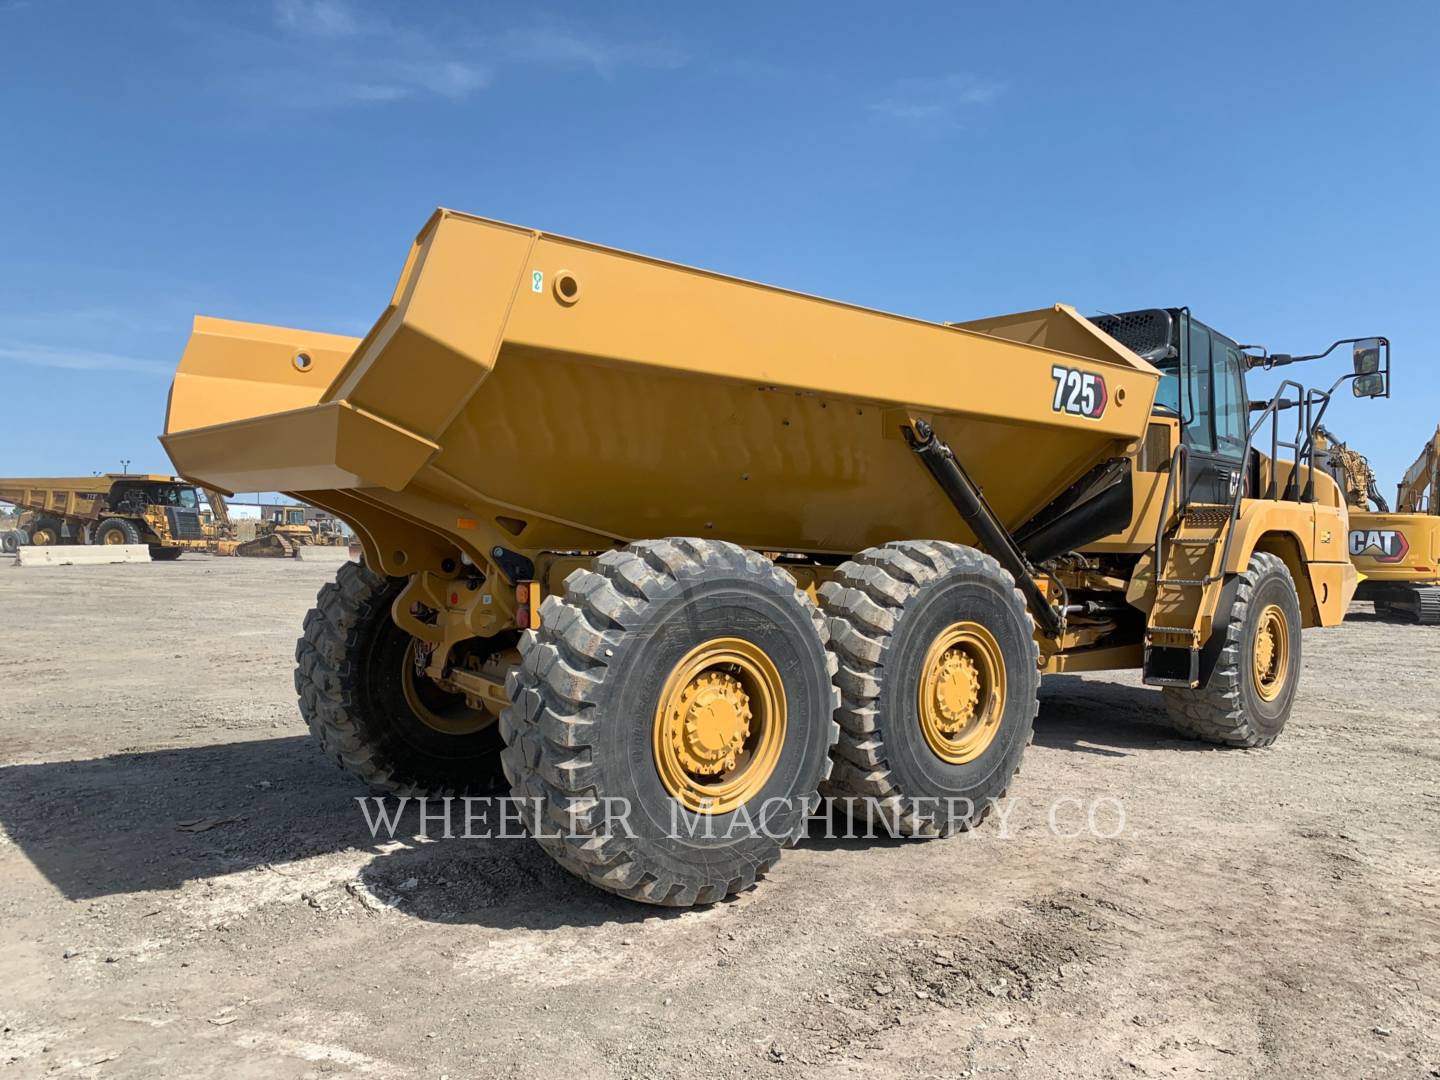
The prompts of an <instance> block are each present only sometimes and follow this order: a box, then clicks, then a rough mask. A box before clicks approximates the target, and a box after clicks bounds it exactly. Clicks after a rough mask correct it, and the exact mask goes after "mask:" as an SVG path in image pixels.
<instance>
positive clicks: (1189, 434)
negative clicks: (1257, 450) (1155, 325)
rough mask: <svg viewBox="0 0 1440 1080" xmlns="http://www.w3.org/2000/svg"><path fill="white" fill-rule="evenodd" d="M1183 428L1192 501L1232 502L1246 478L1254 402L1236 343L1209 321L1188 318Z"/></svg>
mask: <svg viewBox="0 0 1440 1080" xmlns="http://www.w3.org/2000/svg"><path fill="white" fill-rule="evenodd" d="M1182 325H1183V333H1184V335H1185V348H1184V350H1183V355H1182V357H1181V363H1182V365H1183V374H1182V377H1181V380H1180V392H1181V398H1182V400H1181V403H1180V406H1181V430H1182V438H1183V439H1184V441H1185V449H1186V455H1185V493H1186V497H1187V500H1188V501H1189V502H1192V503H1212V504H1222V505H1229V504H1230V503H1231V502H1232V501H1233V500H1234V498H1235V493H1236V492H1237V491H1238V490H1239V487H1240V485H1241V484H1242V483H1243V482H1244V457H1245V436H1246V429H1247V425H1248V422H1249V404H1248V402H1247V399H1246V397H1245V376H1244V363H1243V360H1242V357H1241V354H1240V350H1239V348H1238V347H1236V345H1235V343H1234V342H1232V341H1230V340H1228V339H1227V338H1225V337H1223V336H1221V335H1220V334H1217V333H1215V332H1214V331H1212V330H1211V329H1210V328H1209V327H1207V326H1206V325H1205V324H1204V323H1201V322H1197V321H1196V320H1194V319H1191V318H1190V317H1189V316H1188V315H1187V316H1186V317H1185V318H1184V320H1183V324H1182Z"/></svg>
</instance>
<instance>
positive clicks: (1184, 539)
mask: <svg viewBox="0 0 1440 1080" xmlns="http://www.w3.org/2000/svg"><path fill="white" fill-rule="evenodd" d="M1219 542H1220V538H1219V537H1218V536H1172V537H1171V538H1170V543H1172V544H1188V545H1190V546H1191V547H1214V546H1215V545H1216V544H1218V543H1219Z"/></svg>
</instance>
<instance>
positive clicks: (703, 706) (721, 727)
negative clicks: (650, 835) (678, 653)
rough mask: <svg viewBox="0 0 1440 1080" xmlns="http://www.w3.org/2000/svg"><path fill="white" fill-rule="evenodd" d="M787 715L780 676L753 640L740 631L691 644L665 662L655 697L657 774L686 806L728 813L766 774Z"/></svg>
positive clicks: (756, 788)
mask: <svg viewBox="0 0 1440 1080" xmlns="http://www.w3.org/2000/svg"><path fill="white" fill-rule="evenodd" d="M786 722H787V718H786V702H785V686H784V683H783V682H782V681H781V679H780V672H779V670H778V669H777V668H776V667H775V663H774V661H772V660H771V659H770V657H769V656H768V655H767V654H766V653H765V651H764V650H763V649H761V648H760V646H758V645H756V644H755V643H753V642H750V641H746V640H744V639H742V638H715V639H713V640H711V641H707V642H704V643H703V644H701V645H697V646H696V647H695V648H693V649H691V650H690V652H688V653H687V654H686V655H685V656H683V657H682V658H681V659H680V662H679V663H677V664H676V665H675V667H674V668H673V669H671V672H670V675H669V677H668V678H667V679H666V680H665V684H664V686H662V687H661V690H660V697H659V700H658V702H657V703H656V707H655V721H654V728H653V739H652V744H653V745H652V749H653V751H654V755H655V769H656V772H657V773H658V774H659V776H660V782H661V784H662V785H663V786H664V788H665V790H666V792H667V793H668V794H669V795H670V796H671V797H672V798H674V799H675V800H676V801H678V802H679V803H680V804H681V805H683V806H684V807H685V808H686V809H688V810H691V811H694V812H696V813H701V814H725V813H729V812H730V811H732V810H734V809H736V808H737V807H739V806H741V805H743V804H744V803H745V802H747V801H748V800H750V799H751V798H753V797H754V796H755V795H756V794H757V793H759V792H760V791H761V790H763V788H764V787H765V784H766V782H767V781H769V779H770V777H771V775H772V774H773V773H774V771H775V766H776V764H777V763H778V762H779V760H780V750H781V748H782V747H783V745H784V742H785V726H786Z"/></svg>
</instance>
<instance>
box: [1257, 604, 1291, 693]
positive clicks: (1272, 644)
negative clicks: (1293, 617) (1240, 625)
mask: <svg viewBox="0 0 1440 1080" xmlns="http://www.w3.org/2000/svg"><path fill="white" fill-rule="evenodd" d="M1251 659H1252V671H1251V674H1252V677H1253V679H1254V682H1255V691H1256V693H1258V694H1259V695H1260V696H1261V697H1262V698H1264V699H1265V700H1266V701H1273V700H1275V698H1277V697H1279V696H1280V691H1281V690H1283V689H1284V687H1285V681H1286V676H1287V675H1288V674H1289V670H1290V624H1289V623H1288V622H1287V621H1286V619H1285V612H1283V611H1282V610H1281V609H1280V608H1279V607H1278V606H1277V605H1275V604H1270V605H1267V606H1266V607H1265V609H1264V610H1262V611H1261V612H1260V618H1259V620H1258V622H1257V624H1256V627H1255V647H1254V652H1253V655H1252V658H1251Z"/></svg>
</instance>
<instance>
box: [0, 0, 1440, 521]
mask: <svg viewBox="0 0 1440 1080" xmlns="http://www.w3.org/2000/svg"><path fill="white" fill-rule="evenodd" d="M1167 10H1168V11H1173V13H1166V12H1167ZM422 15H423V17H422ZM1437 57H1440V5H1433V4H1424V3H1405V4H1396V3H1387V2H1372V3H1367V4H1363V5H1362V4H1349V3H1346V4H1339V3H1307V4H1258V3H1244V4H1240V3H1236V4H1198V3H1197V4H1190V5H1184V6H1183V8H1182V7H1181V6H1179V5H1174V6H1173V7H1171V6H1168V5H1158V4H1153V3H1148V4H1120V3H1111V4H1098V3H1097V4H1089V5H1081V4H1075V3H1065V4H1059V3H1056V4H1023V3H1017V4H1003V5H1002V4H974V5H966V4H889V5H879V4H872V5H858V4H826V5H821V4H794V5H777V4H739V5H731V4H715V5H704V6H702V5H691V4H684V5H680V4H640V3H633V4H601V3H587V4H575V5H573V6H568V7H567V6H556V5H544V4H523V5H521V4H514V5H487V4H478V3H476V4H465V3H453V4H426V5H418V4H414V5H412V4H398V3H397V4H390V5H384V4H378V3H367V2H362V0H276V2H270V0H253V2H240V0H237V2H227V3H218V2H217V3H210V4H203V3H181V2H175V3H164V2H147V0H130V2H128V3H124V4H120V3H113V4H112V3H103V4H102V3H94V4H85V3H79V2H66V0H50V2H46V0H0V140H3V142H0V147H3V152H0V242H3V252H4V257H3V258H0V474H11V475H13V474H35V473H42V472H45V473H52V472H53V473H86V472H91V471H94V470H104V469H114V468H118V463H119V461H120V459H121V458H129V459H131V461H132V466H131V467H132V469H139V468H146V469H155V470H167V469H168V463H167V462H166V459H165V457H164V454H163V451H162V450H161V448H160V446H159V444H158V443H157V442H156V441H155V435H156V433H157V432H158V431H159V429H160V426H161V423H162V417H163V411H164V401H165V392H166V388H167V380H168V377H169V373H170V372H171V371H172V370H173V367H174V364H175V361H176V360H177V359H178V357H179V354H180V352H181V349H182V348H183V346H184V342H185V339H186V336H187V334H188V332H189V324H190V318H191V316H192V315H193V314H195V313H196V312H201V313H206V314H213V315H221V316H228V317H233V318H240V319H247V320H254V321H260V322H273V323H281V324H288V325H297V326H304V327H310V328H314V329H321V330H331V331H337V332H345V333H353V334H360V333H363V332H364V330H365V329H366V328H367V327H368V326H369V324H370V322H371V320H372V319H373V318H374V316H375V315H376V314H377V313H378V312H379V310H380V308H381V307H382V306H383V304H384V303H385V301H386V299H387V298H388V295H389V291H390V289H391V287H392V285H393V283H394V280H395V277H396V275H397V274H398V272H399V269H400V265H401V262H402V260H403V258H404V255H405V252H406V250H407V246H408V244H409V242H410V240H411V238H412V237H413V235H414V233H415V231H416V230H417V229H418V228H419V226H420V225H421V224H422V223H423V221H424V220H425V218H426V216H427V215H428V214H429V212H430V211H431V210H432V209H433V208H434V207H435V206H437V205H445V206H452V207H455V208H458V209H463V210H469V211H472V212H476V213H480V214H484V215H487V216H492V217H499V218H504V219H507V220H511V221H516V222H519V223H522V224H525V225H532V226H535V227H539V228H545V229H549V230H552V231H556V232H562V233H566V234H570V235H575V236H580V237H583V238H585V239H589V240H594V241H598V242H601V243H608V244H614V245H617V246H622V247H626V248H629V249H632V250H639V251H643V252H646V253H647V254H652V255H656V256H660V257H663V258H669V259H675V260H678V261H682V262H687V263H693V264H697V265H701V266H705V267H708V268H712V269H716V270H720V271H723V272H726V273H732V274H738V275H742V276H745V277H750V278H755V279H758V280H762V281H767V282H773V283H776V284H780V285H785V286H788V287H792V288H797V289H801V290H804V291H807V292H813V293H818V294H822V295H827V296H833V297H837V298H840V299H844V300H849V301H854V302H857V303H862V304H866V305H870V306H874V307H880V308H886V309H890V310H894V311H898V312H903V313H905V314H910V315H917V316H920V317H923V318H929V319H936V320H941V319H965V318H973V317H978V316H982V315H988V314H995V313H998V312H1004V311H1013V310H1020V309H1024V308H1031V307H1037V306H1040V305H1044V304H1049V303H1052V302H1054V301H1057V300H1059V301H1065V302H1068V303H1073V304H1075V305H1077V306H1078V307H1080V308H1081V310H1082V311H1086V312H1093V311H1096V310H1123V309H1126V308H1135V307H1146V306H1152V305H1179V304H1188V305H1190V307H1191V308H1192V309H1193V310H1194V311H1195V313H1196V314H1197V316H1199V317H1200V318H1202V319H1204V320H1205V321H1207V322H1209V323H1211V324H1212V325H1214V326H1216V327H1217V328H1219V329H1221V330H1222V331H1225V332H1226V333H1229V334H1231V335H1232V336H1234V337H1236V338H1239V339H1240V340H1242V341H1247V342H1250V341H1258V342H1264V343H1266V344H1268V345H1270V346H1271V347H1272V348H1274V349H1279V350H1288V351H1296V352H1300V351H1311V350H1313V349H1315V348H1317V347H1323V346H1324V345H1326V344H1328V343H1329V342H1330V341H1331V340H1332V339H1334V338H1338V337H1349V336H1354V335H1359V334H1368V333H1384V334H1388V335H1389V336H1390V337H1391V338H1392V339H1393V341H1394V343H1395V364H1396V370H1397V374H1396V378H1395V387H1396V397H1395V398H1394V399H1393V400H1391V401H1388V402H1378V403H1366V402H1354V401H1352V400H1351V399H1350V398H1348V397H1346V398H1345V399H1343V400H1341V401H1339V402H1338V404H1337V405H1336V406H1335V407H1334V409H1333V410H1332V419H1333V422H1334V423H1333V426H1334V427H1335V429H1336V430H1337V431H1339V433H1340V434H1342V435H1343V436H1345V437H1347V438H1348V439H1349V441H1350V442H1351V443H1352V444H1353V445H1356V446H1357V447H1358V448H1360V449H1362V450H1364V451H1366V452H1367V453H1368V454H1369V455H1370V458H1371V461H1372V463H1373V464H1374V465H1375V466H1376V468H1377V469H1378V471H1379V473H1380V476H1381V480H1382V487H1383V490H1384V491H1386V492H1387V493H1393V490H1394V483H1395V481H1396V480H1397V479H1398V478H1399V474H1400V472H1401V470H1402V469H1403V468H1404V467H1405V466H1406V465H1408V464H1409V462H1410V460H1411V459H1412V458H1413V457H1414V455H1415V453H1416V452H1417V451H1418V449H1419V446H1420V443H1421V441H1422V440H1423V439H1424V438H1425V437H1426V435H1427V434H1428V433H1429V432H1431V431H1433V429H1434V426H1435V424H1436V423H1437V422H1440V391H1437V389H1436V387H1435V384H1434V379H1435V375H1436V373H1435V370H1434V368H1433V366H1432V356H1433V352H1432V348H1433V341H1434V337H1435V330H1434V312H1435V309H1436V303H1437V300H1436V298H1437V296H1440V280H1437V274H1436V271H1435V260H1436V258H1437V251H1440V228H1437V224H1440V210H1437V194H1440V119H1437V117H1440V60H1437ZM1343 362H1344V358H1341V363H1340V364H1332V365H1331V366H1330V367H1328V368H1325V369H1324V370H1313V369H1312V370H1311V371H1309V372H1307V373H1306V375H1307V378H1308V380H1309V381H1314V382H1325V383H1327V384H1328V382H1329V381H1330V379H1331V378H1332V377H1333V375H1334V374H1338V372H1339V370H1340V368H1341V366H1342V364H1343ZM1313 367H1314V366H1312V368H1313ZM1290 370H1291V371H1296V370H1303V369H1294V368H1292V369H1290ZM1260 385H1263V382H1262V383H1260V384H1256V385H1253V386H1252V394H1253V393H1255V392H1256V391H1257V390H1258V389H1259V388H1260Z"/></svg>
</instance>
